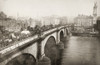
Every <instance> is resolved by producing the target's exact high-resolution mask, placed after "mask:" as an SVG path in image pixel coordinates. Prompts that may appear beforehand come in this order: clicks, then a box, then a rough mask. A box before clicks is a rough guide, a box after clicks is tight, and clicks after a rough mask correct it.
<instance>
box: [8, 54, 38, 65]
mask: <svg viewBox="0 0 100 65" xmlns="http://www.w3.org/2000/svg"><path fill="white" fill-rule="evenodd" d="M6 65H36V59H35V58H34V56H33V55H31V54H28V53H25V54H21V55H19V56H17V57H15V58H13V59H12V60H11V61H9V62H8V63H7V64H6Z"/></svg>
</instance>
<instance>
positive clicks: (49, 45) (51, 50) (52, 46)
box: [44, 36, 59, 65]
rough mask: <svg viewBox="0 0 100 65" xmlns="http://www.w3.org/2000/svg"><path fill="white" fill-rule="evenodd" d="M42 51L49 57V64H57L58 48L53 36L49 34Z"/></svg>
mask: <svg viewBox="0 0 100 65" xmlns="http://www.w3.org/2000/svg"><path fill="white" fill-rule="evenodd" d="M44 52H45V55H46V56H47V57H49V58H50V60H51V65H57V59H58V58H59V49H58V47H57V45H56V40H55V38H54V37H53V36H51V37H50V38H49V39H48V40H47V42H46V45H45V50H44Z"/></svg>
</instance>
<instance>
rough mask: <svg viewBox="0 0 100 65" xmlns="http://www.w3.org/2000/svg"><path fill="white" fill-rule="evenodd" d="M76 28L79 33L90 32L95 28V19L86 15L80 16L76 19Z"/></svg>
mask: <svg viewBox="0 0 100 65" xmlns="http://www.w3.org/2000/svg"><path fill="white" fill-rule="evenodd" d="M74 28H75V29H76V30H77V31H79V32H86V31H87V32H90V31H92V28H93V17H92V16H86V15H78V16H77V17H76V18H75V19H74Z"/></svg>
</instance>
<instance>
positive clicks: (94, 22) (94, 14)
mask: <svg viewBox="0 0 100 65" xmlns="http://www.w3.org/2000/svg"><path fill="white" fill-rule="evenodd" d="M96 19H97V2H95V3H94V7H93V24H96Z"/></svg>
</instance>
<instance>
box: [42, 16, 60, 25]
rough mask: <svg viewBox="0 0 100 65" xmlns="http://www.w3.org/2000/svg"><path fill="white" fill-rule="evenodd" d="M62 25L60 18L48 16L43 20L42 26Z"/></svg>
mask: <svg viewBox="0 0 100 65" xmlns="http://www.w3.org/2000/svg"><path fill="white" fill-rule="evenodd" d="M59 23H60V19H59V18H58V17H53V16H48V17H42V18H41V24H42V26H43V25H51V24H52V25H58V24H59Z"/></svg>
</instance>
